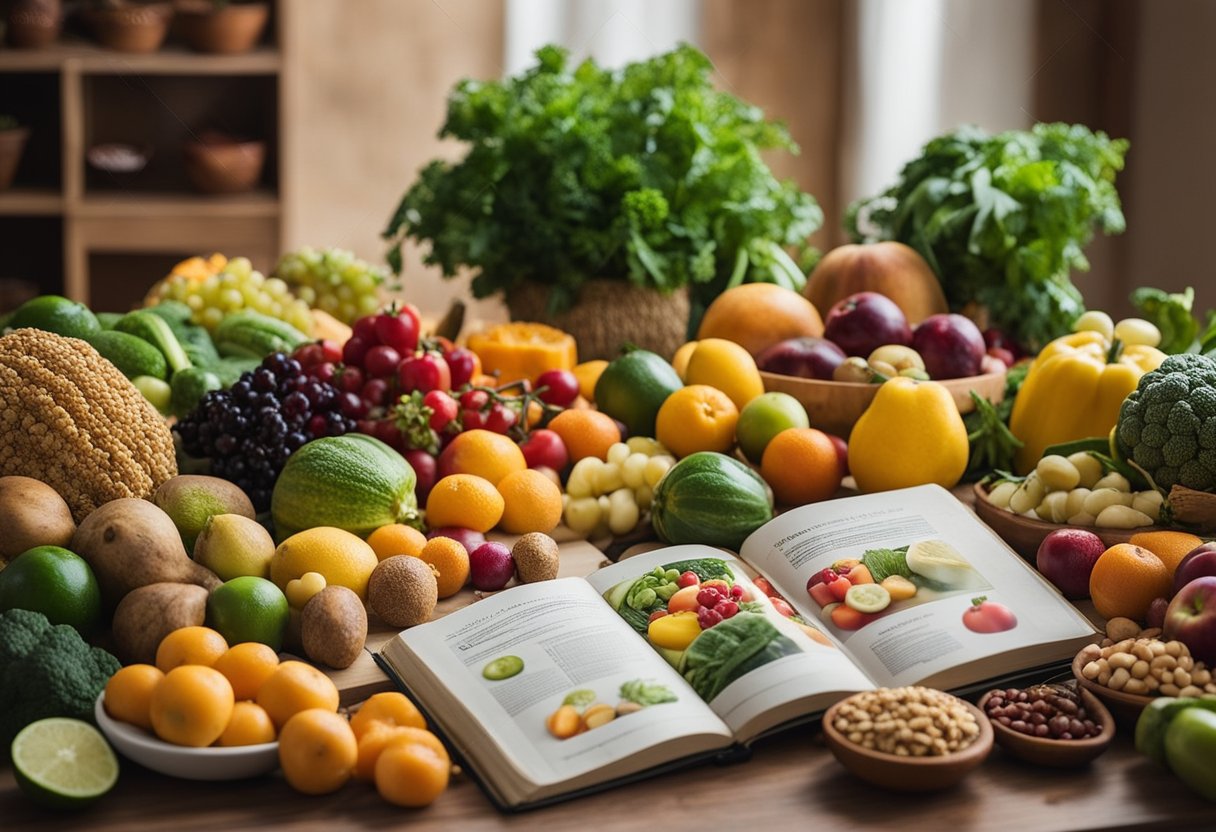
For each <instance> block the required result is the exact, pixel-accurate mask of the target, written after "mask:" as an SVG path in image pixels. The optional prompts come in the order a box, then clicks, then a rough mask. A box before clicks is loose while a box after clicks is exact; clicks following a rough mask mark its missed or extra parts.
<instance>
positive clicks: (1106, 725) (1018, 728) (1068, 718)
mask: <svg viewBox="0 0 1216 832" xmlns="http://www.w3.org/2000/svg"><path fill="white" fill-rule="evenodd" d="M978 707H979V709H980V710H981V711H983V712H984V714H985V715H986V716H987V717H988V719H989V720H991V721H992V730H993V733H994V734H995V738H996V744H997V745H999V746H1001V748H1003V749H1005V750H1006V751H1008V752H1009V753H1010V754H1013V755H1014V756H1015V757H1019V758H1021V759H1023V760H1025V761H1026V762H1028V763H1034V764H1035V765H1040V766H1051V767H1054V768H1071V767H1073V766H1083V765H1085V764H1086V763H1088V762H1089V761H1090V760H1092V759H1094V758H1095V757H1097V756H1098V755H1099V754H1101V753H1102V752H1103V751H1105V750H1106V749H1107V747H1108V746H1109V745H1110V743H1111V740H1113V739H1114V738H1115V719H1114V717H1113V716H1111V713H1110V711H1108V710H1107V709H1106V706H1105V705H1103V704H1102V702H1101V701H1100V700H1099V699H1098V697H1096V696H1094V695H1093V694H1092V693H1090V692H1089V691H1087V690H1085V689H1084V688H1074V687H1073V686H1072V685H1053V684H1044V685H1034V686H1032V687H1029V688H1025V689H1024V690H1018V689H1017V688H1008V689H1006V690H993V691H989V692H988V693H986V694H984V695H983V697H981V699H980V701H979V703H978Z"/></svg>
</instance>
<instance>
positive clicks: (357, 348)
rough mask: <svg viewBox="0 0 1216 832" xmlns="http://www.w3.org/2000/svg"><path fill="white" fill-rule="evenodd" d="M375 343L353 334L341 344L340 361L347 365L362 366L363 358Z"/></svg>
mask: <svg viewBox="0 0 1216 832" xmlns="http://www.w3.org/2000/svg"><path fill="white" fill-rule="evenodd" d="M373 346H375V343H374V342H372V341H365V340H363V339H362V338H360V337H359V336H357V335H356V336H353V337H351V338H350V340H348V341H347V342H346V343H345V344H343V345H342V363H343V364H345V365H346V366H348V367H362V366H363V359H364V357H365V356H366V355H367V351H368V350H370V349H371V348H372V347H373Z"/></svg>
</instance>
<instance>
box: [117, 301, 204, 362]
mask: <svg viewBox="0 0 1216 832" xmlns="http://www.w3.org/2000/svg"><path fill="white" fill-rule="evenodd" d="M114 331H115V332H125V333H127V334H128V335H134V336H136V337H138V338H142V339H144V340H145V341H147V342H148V343H149V344H151V345H152V346H154V347H156V348H157V349H158V350H160V351H161V354H162V355H164V357H165V360H166V361H167V362H168V363H169V368H170V369H171V370H173V372H175V373H178V372H181V371H182V370H184V369H186V368H187V367H191V366H193V364H192V362H191V361H190V357H189V356H188V355H186V351H185V350H183V349H182V345H181V344H180V343H179V342H178V340H177V336H176V335H174V334H173V330H172V329H170V328H169V324H168V323H166V322H165V320H164V318H161V317H160V316H158V315H154V314H152V313H151V312H148V311H146V310H143V309H140V310H138V311H136V312H128V313H127V314H126V315H123V316H122V317H121V318H119V319H118V320H117V321H116V322H115V324H114Z"/></svg>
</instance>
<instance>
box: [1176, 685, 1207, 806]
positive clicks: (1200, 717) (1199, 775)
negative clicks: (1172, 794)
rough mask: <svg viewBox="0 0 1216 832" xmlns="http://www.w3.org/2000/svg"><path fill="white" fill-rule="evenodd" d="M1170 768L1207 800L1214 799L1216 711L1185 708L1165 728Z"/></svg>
mask: <svg viewBox="0 0 1216 832" xmlns="http://www.w3.org/2000/svg"><path fill="white" fill-rule="evenodd" d="M1165 759H1166V762H1167V763H1169V766H1170V769H1171V770H1172V771H1173V772H1174V774H1176V775H1178V779H1180V780H1181V781H1182V782H1183V783H1186V784H1187V785H1188V786H1190V787H1191V788H1192V789H1194V790H1195V791H1197V792H1199V794H1201V795H1203V796H1204V797H1206V798H1207V799H1208V800H1216V713H1212V712H1211V711H1208V710H1205V709H1203V708H1187V709H1186V710H1184V711H1182V712H1181V713H1179V714H1178V715H1177V716H1175V717H1174V719H1173V721H1171V722H1170V725H1169V727H1168V728H1166V729H1165Z"/></svg>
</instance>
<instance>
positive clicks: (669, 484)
mask: <svg viewBox="0 0 1216 832" xmlns="http://www.w3.org/2000/svg"><path fill="white" fill-rule="evenodd" d="M650 516H651V522H652V523H653V525H654V530H655V532H656V533H657V534H658V536H659V537H660V538H661V539H662V540H664V541H666V542H667V543H702V544H705V545H707V546H721V547H723V548H725V549H734V550H736V551H737V550H738V548H739V546H740V545H741V544H742V543H743V540H744V538H746V537H747V536H748V535H749V534H751V533H752V532H754V531H755V530H756V529H758V528H760V527H761V526H763V525H764V524H765V523H767V522H768V521H769V520H771V519H772V518H773V507H772V503H771V501H770V500H769V495H768V491H767V489H766V488H765V485H764V481H763V480H761V479H760V477H759V476H758V475H757V474H756V473H755V472H754V471H752V469H751V468H748V467H747V466H746V465H744V464H743V463H742V462H740V461H738V460H737V459H733V458H732V457H729V456H726V455H725V454H719V453H714V452H713V451H702V452H700V453H695V454H691V455H689V456H686V457H684V459H681V460H680V461H679V462H677V463H676V464H675V465H674V466H672V468H671V470H670V471H668V472H667V474H666V476H664V477H663V479H661V480H660V481H659V484H658V487H656V488H655V491H654V500H653V502H652V503H651V506H650Z"/></svg>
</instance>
